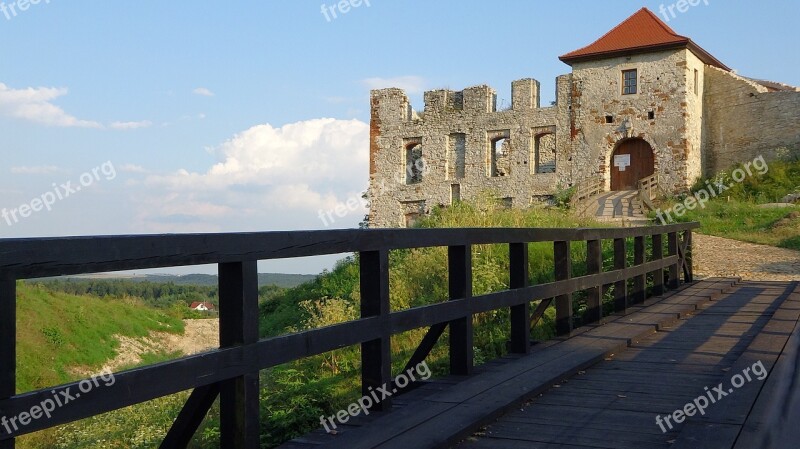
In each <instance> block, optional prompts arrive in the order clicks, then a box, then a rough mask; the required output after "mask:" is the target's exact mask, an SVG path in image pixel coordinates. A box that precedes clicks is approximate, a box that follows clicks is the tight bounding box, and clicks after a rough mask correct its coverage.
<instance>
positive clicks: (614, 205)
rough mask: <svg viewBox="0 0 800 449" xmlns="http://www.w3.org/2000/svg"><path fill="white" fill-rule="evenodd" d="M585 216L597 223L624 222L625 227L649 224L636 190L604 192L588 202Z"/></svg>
mask: <svg viewBox="0 0 800 449" xmlns="http://www.w3.org/2000/svg"><path fill="white" fill-rule="evenodd" d="M586 203H587V206H586V210H585V212H584V215H585V216H587V217H592V218H594V219H596V220H597V221H601V222H602V221H605V222H618V223H619V222H622V224H624V225H629V226H641V225H646V224H649V223H650V221H649V220H648V219H647V215H646V214H645V209H644V205H643V204H642V201H641V199H640V198H639V192H638V191H636V190H620V191H616V192H603V193H601V194H599V195H596V196H594V197H592V198H590V199H589V200H587V202H586Z"/></svg>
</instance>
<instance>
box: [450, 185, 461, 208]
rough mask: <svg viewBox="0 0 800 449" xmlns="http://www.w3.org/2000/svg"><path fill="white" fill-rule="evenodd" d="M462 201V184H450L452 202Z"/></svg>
mask: <svg viewBox="0 0 800 449" xmlns="http://www.w3.org/2000/svg"><path fill="white" fill-rule="evenodd" d="M459 202H461V184H451V185H450V204H451V205H453V204H456V203H459Z"/></svg>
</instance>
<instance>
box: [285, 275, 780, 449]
mask: <svg viewBox="0 0 800 449" xmlns="http://www.w3.org/2000/svg"><path fill="white" fill-rule="evenodd" d="M734 284H735V280H732V279H712V280H706V281H702V282H699V283H696V284H693V285H690V286H688V287H685V288H683V289H681V290H678V291H675V292H671V293H670V294H668V295H665V296H664V297H663V298H653V299H650V300H648V301H647V302H645V303H644V304H642V305H640V306H635V307H632V308H631V309H630V310H629V313H628V314H626V315H624V316H617V317H611V318H609V319H608V320H607V322H606V323H605V324H603V325H600V326H589V327H586V328H582V329H581V330H580V331H579V332H575V333H573V335H572V336H571V337H570V338H566V339H562V340H560V341H553V342H549V343H548V344H545V345H540V347H536V349H535V350H534V351H533V352H532V354H530V355H527V356H513V357H508V358H505V359H503V360H501V361H497V362H494V363H491V364H487V365H485V366H483V367H481V368H480V369H479V370H478V372H477V373H476V374H475V375H472V376H464V377H458V376H451V377H449V378H448V379H446V382H445V383H442V382H439V383H433V384H429V385H427V386H425V387H423V388H420V389H418V390H416V391H414V392H412V393H410V396H406V397H402V398H399V399H398V401H396V403H395V407H394V409H393V411H391V412H390V413H381V414H372V415H371V416H369V417H368V418H367V419H364V420H360V421H351V423H349V424H352V425H348V426H341V427H340V428H339V429H338V431H337V433H336V434H335V435H330V434H326V433H325V432H324V431H318V432H316V433H314V434H312V435H308V436H306V437H304V438H301V439H298V440H295V441H293V442H290V443H288V444H287V445H284V446H282V448H284V449H304V448H312V447H313V448H326V449H327V448H347V449H351V448H352V449H359V448H364V449H367V448H382V449H388V448H398V449H400V448H402V449H410V448H414V449H417V448H420V449H422V448H444V447H454V446H457V447H459V448H463V449H471V448H493V449H502V448H522V447H525V448H538V447H576V448H578V447H584V448H590V447H609V448H611V447H636V448H642V447H655V448H658V447H669V446H670V445H671V444H672V443H673V442H675V440H677V439H678V437H679V436H680V435H679V432H680V431H681V430H682V427H679V426H676V427H674V428H673V429H672V430H669V431H668V432H667V433H666V434H664V433H662V431H661V430H660V429H659V427H658V426H657V425H656V422H655V417H656V415H657V414H662V415H665V414H668V413H671V412H672V411H673V410H675V409H678V408H681V407H683V405H684V404H685V403H686V402H687V401H691V400H692V399H694V398H696V397H697V396H698V395H699V394H700V392H702V391H703V387H704V386H707V385H712V386H716V385H717V384H718V383H719V382H720V381H721V379H722V378H723V377H724V376H725V375H726V373H728V372H729V371H730V370H731V367H732V366H733V365H734V364H735V363H736V362H737V360H739V359H740V357H741V356H742V354H745V353H746V351H747V350H748V347H749V346H750V345H751V344H754V343H755V342H757V341H758V340H757V339H756V337H757V336H758V335H759V332H760V331H761V330H762V328H764V327H765V326H767V325H768V324H769V323H770V319H771V318H772V315H773V314H774V313H775V312H776V310H778V307H779V306H780V305H781V304H782V303H783V302H784V300H785V299H786V298H787V297H788V296H789V293H790V290H791V289H793V288H794V287H795V285H794V284H790V283H777V284H761V283H745V284H737V285H735V286H734ZM723 292H724V293H723ZM794 322H795V323H796V319H795V321H794ZM784 327H786V326H785V325H784ZM656 331H658V332H656ZM779 338H783V339H784V341H785V340H786V339H787V338H788V334H786V335H783V334H782V335H781V336H780V337H779ZM767 363H768V362H767V360H764V365H765V366H766V365H767ZM742 390H743V391H744V388H743V389H742ZM540 395H541V397H539V396H540ZM534 398H536V399H535V400H534V401H533V402H532V403H530V404H528V405H526V406H524V408H523V409H522V410H520V407H522V405H523V404H524V403H525V401H528V400H531V399H534ZM736 401H737V399H733V400H729V401H728V402H729V404H726V406H725V407H722V408H728V406H730V405H732V404H733V403H734V402H736ZM498 418H500V419H499V420H497V419H498ZM495 420H497V421H496V422H495ZM492 423H493V424H492ZM487 424H491V425H489V426H488V428H487V429H485V430H484V431H481V432H479V433H477V434H475V435H473V433H475V431H476V430H478V429H480V428H481V426H484V425H487ZM610 432H613V433H614V435H615V436H616V435H618V438H616V439H614V438H611V437H610V436H609V435H610ZM470 435H473V436H470ZM465 439H466V441H464V440H465ZM565 444H566V445H565Z"/></svg>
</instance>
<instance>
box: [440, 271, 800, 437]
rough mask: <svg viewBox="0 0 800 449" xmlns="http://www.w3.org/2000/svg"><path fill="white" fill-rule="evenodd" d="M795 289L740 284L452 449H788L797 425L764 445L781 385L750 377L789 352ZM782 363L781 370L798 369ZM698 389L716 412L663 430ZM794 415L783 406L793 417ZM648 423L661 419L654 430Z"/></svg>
mask: <svg viewBox="0 0 800 449" xmlns="http://www.w3.org/2000/svg"><path fill="white" fill-rule="evenodd" d="M796 288H797V285H796V283H786V282H784V283H755V282H750V283H741V284H739V285H737V288H736V289H735V290H734V291H733V292H731V293H729V294H727V295H725V296H724V297H722V298H720V299H719V300H717V301H714V302H712V303H710V304H706V305H704V306H702V307H701V310H699V311H698V313H697V314H696V315H694V316H687V317H684V318H683V319H681V320H680V321H679V322H677V323H675V324H674V325H673V326H670V327H665V328H663V329H661V330H660V331H659V332H657V333H655V334H653V335H651V336H649V337H647V338H644V339H642V340H641V341H639V342H637V343H634V344H633V345H631V347H630V348H628V349H625V350H623V351H621V352H620V353H618V354H615V355H613V356H611V357H607V358H606V359H605V360H604V361H603V362H601V363H598V364H596V365H594V366H592V367H591V368H589V369H587V370H585V371H583V372H581V373H579V374H578V375H577V376H574V377H572V378H570V379H567V380H565V381H563V383H561V384H560V385H555V386H554V388H551V389H549V390H548V391H546V392H545V393H544V394H542V395H541V396H540V397H539V398H536V399H535V400H533V401H531V402H530V403H528V404H526V405H525V406H524V407H523V408H522V409H520V410H517V411H514V412H512V413H509V414H506V415H505V416H503V417H502V418H500V419H499V420H497V421H496V422H495V423H493V424H491V425H489V426H488V427H486V428H485V429H483V430H481V431H480V432H477V433H475V434H474V435H473V436H471V437H470V438H468V439H467V440H466V441H464V442H462V443H461V444H459V445H457V446H456V447H457V448H458V449H489V448H491V449H516V448H531V449H538V448H555V447H558V448H636V449H638V448H670V447H671V448H681V449H682V448H703V449H709V448H734V447H736V448H764V447H776V448H783V447H786V448H788V447H792V448H795V447H797V440H796V439H789V438H787V437H786V436H787V435H790V434H791V432H792V431H793V429H794V428H796V424H795V426H794V428H792V427H791V426H789V427H786V428H785V431H786V432H788V433H786V434H782V435H778V436H774V437H773V440H772V441H773V442H774V443H776V445H774V446H767V445H765V443H764V438H765V435H768V434H769V433H770V432H769V431H770V430H773V427H774V426H772V424H773V421H772V419H773V418H771V416H772V415H773V414H774V409H775V405H776V404H775V401H776V395H777V394H779V393H782V394H785V393H786V391H787V387H786V382H785V380H786V378H787V376H785V375H780V374H775V375H770V376H769V377H768V378H767V379H766V381H764V380H759V379H758V377H762V376H760V375H759V376H756V375H754V374H752V373H753V372H754V371H755V370H758V372H759V373H761V372H762V371H761V370H760V368H756V367H754V364H756V363H760V364H761V366H763V367H764V368H765V371H763V372H764V373H765V374H766V372H770V373H771V372H772V371H773V369H774V368H776V362H778V363H779V357H781V354H782V353H784V347H787V349H790V348H793V347H794V346H793V345H789V346H787V342H788V341H789V339H790V336H791V335H792V333H793V332H794V333H796V332H797V324H798V317H800V289H798V290H795V289H796ZM795 344H796V343H795ZM794 349H795V351H796V347H795V348H794ZM785 358H786V361H787V362H786V364H787V365H790V364H792V363H795V362H796V358H792V356H787V357H785ZM745 370H749V375H750V376H751V379H752V380H751V381H747V382H745V383H744V384H743V385H742V386H741V387H740V388H736V389H734V388H733V386H732V385H733V384H732V382H731V379H732V378H733V377H734V376H737V375H740V376H741V375H742V373H744V372H745ZM789 376H791V374H790V375H789ZM741 379H742V380H745V381H746V378H744V377H742V378H741ZM737 381H738V380H737ZM782 381H783V384H781V382H782ZM795 381H797V379H796V373H795ZM720 383H722V385H723V387H722V392H723V393H724V394H727V396H725V397H723V398H719V393H716V392H714V388H715V387H718V385H719V384H720ZM771 385H772V386H773V387H772V388H770V386H771ZM706 387H707V388H708V390H710V391H711V392H712V393H711V394H712V395H713V397H714V398H716V400H718V401H720V402H718V403H714V404H709V405H708V407H707V408H706V410H704V414H703V415H702V416H701V415H700V414H698V413H696V412H694V411H693V410H691V409H689V412H690V413H694V416H693V417H691V418H689V419H688V420H687V421H683V422H682V423H680V424H679V423H675V422H674V420H672V421H671V422H670V423H669V424H667V423H665V422H664V421H663V418H664V417H666V416H668V415H671V414H673V413H674V411H675V410H678V409H684V407H685V405H686V404H688V403H694V401H695V399H697V398H698V397H701V396H704V395H706V394H708V392H707V389H706ZM706 402H710V401H706ZM699 403H700V404H702V401H700V402H699ZM754 404H755V407H754ZM798 405H800V403H798V402H790V403H789V404H787V406H788V407H789V408H790V410H793V411H795V413H796V408H797V407H798ZM656 416H661V417H662V424H661V426H660V425H659V424H657V422H656ZM662 426H663V429H662ZM773 433H774V432H773ZM795 433H796V431H795Z"/></svg>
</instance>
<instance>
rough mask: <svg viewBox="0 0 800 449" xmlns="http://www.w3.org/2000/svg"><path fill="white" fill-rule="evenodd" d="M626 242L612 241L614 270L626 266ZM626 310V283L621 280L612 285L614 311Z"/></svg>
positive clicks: (622, 240)
mask: <svg viewBox="0 0 800 449" xmlns="http://www.w3.org/2000/svg"><path fill="white" fill-rule="evenodd" d="M627 246H628V245H627V241H626V240H625V239H624V238H622V239H614V269H615V270H624V269H625V268H626V267H627V265H628V248H627ZM627 309H628V281H627V280H626V279H622V280H620V281H617V282H616V283H614V311H615V312H624V311H625V310H627Z"/></svg>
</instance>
